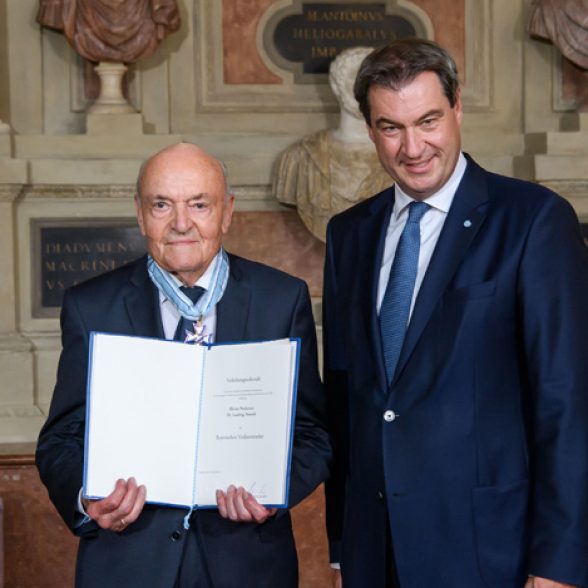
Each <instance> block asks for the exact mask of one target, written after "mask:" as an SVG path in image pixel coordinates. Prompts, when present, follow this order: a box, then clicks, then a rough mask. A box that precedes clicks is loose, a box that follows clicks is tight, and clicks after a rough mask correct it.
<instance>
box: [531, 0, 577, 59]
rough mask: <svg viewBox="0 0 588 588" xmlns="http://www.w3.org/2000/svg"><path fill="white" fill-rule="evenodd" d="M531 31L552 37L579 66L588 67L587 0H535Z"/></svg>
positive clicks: (564, 54)
mask: <svg viewBox="0 0 588 588" xmlns="http://www.w3.org/2000/svg"><path fill="white" fill-rule="evenodd" d="M527 28H528V31H529V33H530V34H531V35H532V36H534V37H539V38H542V39H549V40H550V41H551V42H552V43H553V44H554V45H555V46H556V47H557V48H558V49H559V50H560V52H561V53H562V55H563V56H564V57H566V58H567V59H569V60H570V61H571V62H572V63H575V64H576V65H577V66H579V67H581V68H583V69H588V0H536V1H535V2H534V3H533V5H532V8H531V13H530V16H529V23H528V26H527Z"/></svg>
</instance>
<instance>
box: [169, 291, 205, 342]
mask: <svg viewBox="0 0 588 588" xmlns="http://www.w3.org/2000/svg"><path fill="white" fill-rule="evenodd" d="M180 290H181V291H182V292H183V293H184V294H185V295H186V296H187V297H188V298H189V299H190V300H191V301H192V304H196V302H198V299H199V298H200V296H202V294H204V292H206V290H205V289H204V288H202V287H201V286H194V287H192V288H188V286H181V287H180ZM186 331H188V332H189V333H193V332H194V321H191V320H190V319H187V318H184V317H180V321H179V322H178V326H177V328H176V332H175V335H174V341H184V340H185V339H186Z"/></svg>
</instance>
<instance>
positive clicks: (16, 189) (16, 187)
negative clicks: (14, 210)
mask: <svg viewBox="0 0 588 588" xmlns="http://www.w3.org/2000/svg"><path fill="white" fill-rule="evenodd" d="M23 188H24V184H0V202H14V201H15V200H16V199H17V198H18V197H19V196H20V195H21V193H22V190H23Z"/></svg>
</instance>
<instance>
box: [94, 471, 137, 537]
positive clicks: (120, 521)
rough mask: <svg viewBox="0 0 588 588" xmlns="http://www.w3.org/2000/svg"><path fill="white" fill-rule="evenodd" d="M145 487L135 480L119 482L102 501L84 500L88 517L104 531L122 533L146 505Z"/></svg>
mask: <svg viewBox="0 0 588 588" xmlns="http://www.w3.org/2000/svg"><path fill="white" fill-rule="evenodd" d="M145 494H146V490H145V486H137V481H136V480H135V478H129V479H128V480H127V481H126V482H125V481H124V480H117V481H116V484H115V486H114V490H113V491H112V492H111V493H110V494H109V495H108V496H106V498H102V499H101V500H84V501H83V504H84V509H85V510H86V512H87V513H88V516H89V517H90V518H91V519H93V520H94V521H96V523H98V525H99V526H100V527H102V528H103V529H110V530H111V531H116V532H117V533H120V531H123V530H124V529H126V527H128V526H129V525H130V524H131V523H134V522H135V521H136V520H137V518H139V515H140V514H141V511H142V510H143V505H144V504H145Z"/></svg>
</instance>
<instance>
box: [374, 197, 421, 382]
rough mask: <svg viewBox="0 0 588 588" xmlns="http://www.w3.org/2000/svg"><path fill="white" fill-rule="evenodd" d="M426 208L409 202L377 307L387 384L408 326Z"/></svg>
mask: <svg viewBox="0 0 588 588" xmlns="http://www.w3.org/2000/svg"><path fill="white" fill-rule="evenodd" d="M428 209H429V205H428V204H425V203H424V202H411V203H410V204H409V207H408V220H407V221H406V225H404V229H403V231H402V235H400V240H399V241H398V247H397V248H396V255H395V256H394V261H393V262H392V267H391V269H390V277H389V278H388V285H387V286H386V292H385V294H384V299H383V300H382V306H381V308H380V333H381V335H382V347H383V350H384V363H385V365H386V376H387V378H388V383H389V384H390V383H391V382H392V379H393V378H394V372H395V371H396V365H397V364H398V358H399V357H400V350H401V349H402V343H403V342H404V335H405V333H406V327H407V325H408V318H409V314H410V306H411V303H412V294H413V291H414V283H415V280H416V275H417V268H418V263H419V249H420V246H421V227H420V222H421V219H422V218H423V215H424V214H425V212H427V210H428Z"/></svg>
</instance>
